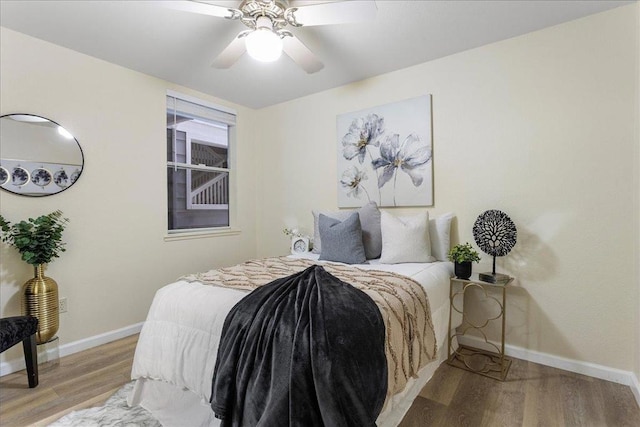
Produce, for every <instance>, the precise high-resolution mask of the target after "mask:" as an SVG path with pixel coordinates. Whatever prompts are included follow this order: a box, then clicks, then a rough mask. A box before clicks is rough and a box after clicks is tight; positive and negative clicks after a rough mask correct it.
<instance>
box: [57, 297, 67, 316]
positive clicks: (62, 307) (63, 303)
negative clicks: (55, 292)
mask: <svg viewBox="0 0 640 427" xmlns="http://www.w3.org/2000/svg"><path fill="white" fill-rule="evenodd" d="M67 309H68V306H67V297H62V298H60V299H59V300H58V311H59V312H60V313H66V312H67Z"/></svg>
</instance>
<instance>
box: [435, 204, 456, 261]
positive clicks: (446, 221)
mask: <svg viewBox="0 0 640 427" xmlns="http://www.w3.org/2000/svg"><path fill="white" fill-rule="evenodd" d="M452 220H453V213H451V212H449V213H446V214H443V215H440V216H439V217H438V218H435V219H430V220H429V239H430V240H431V255H432V256H433V257H434V258H435V259H437V260H438V261H448V259H447V255H448V254H449V249H451V221H452Z"/></svg>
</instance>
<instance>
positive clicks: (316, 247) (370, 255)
mask: <svg viewBox="0 0 640 427" xmlns="http://www.w3.org/2000/svg"><path fill="white" fill-rule="evenodd" d="M353 212H354V211H313V212H312V213H313V253H315V254H319V253H321V252H322V236H320V229H319V227H318V225H319V221H318V217H319V215H320V214H323V215H325V216H328V217H330V218H334V219H337V220H339V221H344V220H345V219H347V218H348V217H349V216H350V215H352V214H353ZM356 212H357V213H358V215H359V216H360V226H361V227H362V244H363V245H364V252H365V256H366V257H367V259H374V258H379V257H380V254H381V253H382V232H381V230H380V209H378V205H377V204H376V202H369V203H367V204H366V205H364V206H363V207H361V208H360V209H358V210H357V211H356Z"/></svg>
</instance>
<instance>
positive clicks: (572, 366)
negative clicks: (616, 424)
mask: <svg viewBox="0 0 640 427" xmlns="http://www.w3.org/2000/svg"><path fill="white" fill-rule="evenodd" d="M458 340H459V342H460V344H466V345H469V346H471V347H476V348H486V349H487V350H490V351H495V349H494V348H491V347H487V345H486V343H485V342H484V339H482V338H478V337H473V336H464V337H458ZM494 344H495V343H494ZM496 345H498V347H499V344H496ZM504 353H505V355H507V356H512V357H515V358H516V359H522V360H527V361H529V362H534V363H539V364H541V365H545V366H551V367H552V368H558V369H562V370H565V371H569V372H575V373H577V374H582V375H587V376H589V377H594V378H599V379H602V380H607V381H612V382H614V383H618V384H623V385H627V386H629V387H631V390H632V391H633V393H634V395H635V396H636V400H638V404H639V405H640V399H639V395H640V388H639V384H638V379H637V378H636V376H635V374H634V373H633V372H630V371H623V370H621V369H616V368H610V367H608V366H603V365H597V364H595V363H590V362H582V361H579V360H572V359H567V358H564V357H561V356H554V355H552V354H548V353H541V352H539V351H534V350H528V349H526V348H522V347H516V346H513V345H509V344H505V346H504Z"/></svg>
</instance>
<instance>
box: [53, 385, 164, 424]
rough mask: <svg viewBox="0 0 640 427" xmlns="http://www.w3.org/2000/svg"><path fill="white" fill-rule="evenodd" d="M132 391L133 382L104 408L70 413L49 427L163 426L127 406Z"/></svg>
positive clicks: (148, 415) (147, 414)
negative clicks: (128, 396)
mask: <svg viewBox="0 0 640 427" xmlns="http://www.w3.org/2000/svg"><path fill="white" fill-rule="evenodd" d="M132 389H133V382H130V383H128V384H126V385H125V386H124V387H122V388H121V389H120V390H118V391H117V392H115V393H114V395H113V396H111V397H110V398H109V399H108V400H107V401H106V402H105V403H104V406H97V407H95V408H88V409H83V410H80V411H74V412H70V413H69V414H67V415H65V416H64V417H62V418H60V419H59V420H57V421H55V422H54V423H52V424H49V426H53V427H68V426H73V427H161V424H160V423H159V422H158V421H157V420H156V419H155V418H153V416H152V415H151V414H150V413H149V412H148V411H147V410H145V409H144V408H142V407H140V406H135V407H129V406H128V405H127V395H128V394H129V392H130V391H131V390H132Z"/></svg>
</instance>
